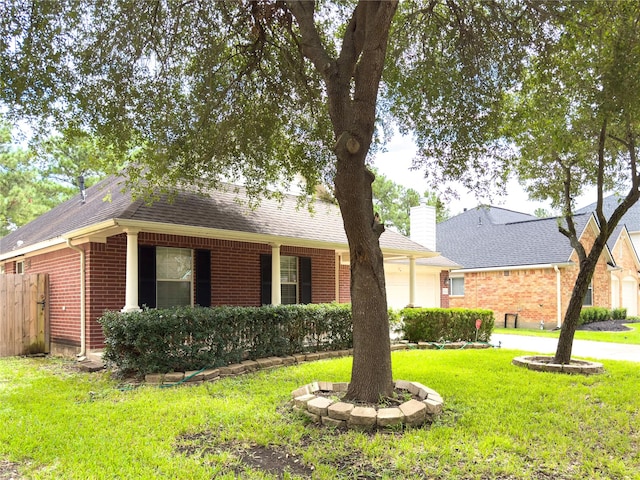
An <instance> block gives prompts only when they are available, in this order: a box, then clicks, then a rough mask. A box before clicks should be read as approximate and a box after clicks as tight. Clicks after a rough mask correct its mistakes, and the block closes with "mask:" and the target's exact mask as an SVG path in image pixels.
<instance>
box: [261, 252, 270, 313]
mask: <svg viewBox="0 0 640 480" xmlns="http://www.w3.org/2000/svg"><path fill="white" fill-rule="evenodd" d="M260 303H262V305H271V255H266V254H262V255H260Z"/></svg>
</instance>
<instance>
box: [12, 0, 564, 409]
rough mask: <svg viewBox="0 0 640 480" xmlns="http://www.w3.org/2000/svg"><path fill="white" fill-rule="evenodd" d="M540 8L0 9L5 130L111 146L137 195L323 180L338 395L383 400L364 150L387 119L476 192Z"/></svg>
mask: <svg viewBox="0 0 640 480" xmlns="http://www.w3.org/2000/svg"><path fill="white" fill-rule="evenodd" d="M552 7H553V4H550V5H546V4H539V3H537V2H531V3H530V4H529V2H526V1H524V2H496V1H492V0H487V1H475V0H408V1H405V2H398V1H397V0H385V1H369V0H366V1H365V0H362V1H353V0H336V1H323V0H318V1H297V0H295V1H294V0H291V1H276V0H253V1H252V0H242V1H217V2H211V1H209V0H207V1H205V0H188V1H184V0H144V1H140V0H101V1H98V0H94V1H88V0H68V1H65V2H44V1H43V2H40V1H34V0H31V1H30V0H7V1H5V2H2V4H1V6H0V52H1V53H2V56H1V59H0V78H2V82H3V84H2V88H1V89H0V95H2V98H3V99H4V101H5V102H6V103H7V104H9V105H10V109H11V111H12V113H13V114H14V115H16V116H21V117H29V118H32V119H34V120H36V119H38V120H39V121H40V124H41V125H44V127H46V126H55V127H56V128H58V129H60V128H61V126H67V125H68V126H75V127H77V128H80V129H86V130H88V131H90V132H91V133H93V134H95V135H97V136H99V137H102V138H108V139H109V141H110V142H112V143H113V145H114V146H115V147H117V148H119V149H120V151H122V152H125V153H127V154H128V155H129V162H128V166H127V171H126V172H127V176H128V178H129V186H130V188H132V189H134V190H136V189H138V190H140V189H143V190H146V191H149V190H153V189H156V188H164V189H171V188H173V187H174V186H176V185H180V184H185V183H188V184H190V185H192V186H195V187H201V188H203V189H206V188H208V187H211V186H215V185H217V183H218V182H220V181H224V180H226V181H242V182H243V183H244V184H245V185H246V188H247V191H248V193H249V194H250V195H252V196H254V197H260V196H261V195H268V194H269V192H270V190H269V186H271V185H273V184H282V183H285V184H287V183H291V182H292V181H294V178H296V174H302V176H303V177H304V178H305V180H306V182H305V184H304V188H306V191H307V193H309V194H312V193H313V191H314V186H315V184H317V183H319V182H320V181H321V180H322V181H327V182H331V183H332V184H333V185H334V187H335V196H336V199H337V201H338V204H339V206H340V210H341V213H342V217H343V221H344V227H345V232H346V236H347V239H348V242H349V251H350V261H351V300H352V313H353V344H354V347H353V348H354V353H353V369H352V378H351V383H350V386H349V391H348V392H347V396H348V397H349V398H352V399H360V400H364V401H369V402H376V401H377V400H378V399H379V397H380V396H381V395H389V394H390V393H391V390H392V386H393V384H392V372H391V355H390V341H389V328H388V317H387V302H386V296H385V291H386V290H385V279H384V269H383V258H382V253H381V250H380V246H379V237H380V235H381V234H382V231H383V226H382V225H380V224H378V223H377V222H375V221H374V210H373V203H372V189H371V184H372V182H373V180H374V175H373V174H372V172H371V171H370V170H369V169H368V168H367V157H368V153H369V151H370V148H371V147H372V145H374V144H375V143H376V142H377V141H378V139H379V138H381V136H382V132H384V131H385V130H386V129H388V128H389V125H390V123H391V122H392V121H397V122H398V123H399V125H400V129H401V131H402V132H403V133H406V132H409V131H410V132H411V133H412V134H413V135H414V136H415V138H416V140H417V142H418V144H419V146H420V147H421V158H422V160H424V161H425V162H427V161H432V162H434V164H435V165H438V166H448V167H449V168H450V169H451V171H452V172H454V173H455V172H457V173H459V174H460V176H465V175H466V178H467V179H468V180H469V181H475V180H474V179H475V178H476V176H475V175H473V174H471V173H468V174H465V172H471V170H472V169H473V168H477V169H478V170H480V169H482V168H484V167H485V166H486V161H487V160H486V159H487V158H488V157H487V155H488V154H490V153H492V152H496V151H498V150H499V149H500V144H499V142H496V141H495V139H496V134H497V133H498V129H497V125H498V124H499V123H500V121H501V118H502V117H501V115H500V111H501V110H502V108H503V107H504V100H503V99H504V94H503V93H504V91H505V90H507V89H510V88H512V87H513V86H514V84H515V82H517V74H518V71H519V70H520V68H521V65H522V58H523V56H524V55H525V54H526V49H525V48H524V46H526V45H528V44H530V43H531V36H532V35H533V33H534V31H535V30H536V29H538V28H539V27H540V25H541V24H542V22H541V21H540V18H541V17H544V15H546V10H547V9H549V8H552ZM425 165H427V164H426V163H425ZM428 173H430V174H431V173H436V172H435V170H433V171H430V172H428ZM141 180H144V182H142V181H141Z"/></svg>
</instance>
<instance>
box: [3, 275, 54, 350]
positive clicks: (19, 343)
mask: <svg viewBox="0 0 640 480" xmlns="http://www.w3.org/2000/svg"><path fill="white" fill-rule="evenodd" d="M48 287H49V278H48V276H47V275H46V274H42V273H32V274H20V275H9V274H7V275H0V357H9V356H13V355H27V354H34V353H49V315H48V311H49V309H48V306H47V297H48V291H49V290H48Z"/></svg>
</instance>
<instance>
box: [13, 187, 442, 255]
mask: <svg viewBox="0 0 640 480" xmlns="http://www.w3.org/2000/svg"><path fill="white" fill-rule="evenodd" d="M121 181H122V180H121V179H119V178H117V177H109V178H107V179H105V180H103V181H102V182H99V183H98V184H96V185H94V186H92V187H91V188H89V189H87V199H86V202H85V203H82V202H81V201H80V196H79V195H77V196H76V197H74V198H72V199H71V200H69V201H67V202H65V203H63V204H61V205H58V206H57V207H55V208H54V209H52V210H50V211H49V212H47V213H45V214H43V215H42V216H40V217H38V218H37V219H35V220H34V221H32V222H31V223H29V224H27V225H25V226H23V227H21V228H19V229H17V230H16V231H14V232H12V233H10V234H9V235H7V236H5V237H3V238H1V239H0V254H6V253H8V252H10V251H11V250H13V249H15V248H16V246H17V244H18V242H19V241H21V242H22V243H21V244H20V247H22V248H24V247H27V246H30V245H35V244H38V243H40V242H45V241H47V240H52V239H55V238H59V237H62V236H64V235H65V234H68V233H69V232H72V231H74V230H76V229H79V228H83V227H89V226H91V225H95V224H99V223H100V222H104V221H107V220H110V219H127V220H132V221H146V222H156V223H159V224H172V225H185V226H196V227H204V228H212V229H217V230H228V231H233V232H245V233H255V234H265V235H273V236H277V237H284V238H291V239H304V240H307V241H309V240H310V241H314V242H318V244H319V245H320V244H322V243H326V244H341V245H344V246H345V247H346V246H347V237H346V235H345V232H344V227H343V223H342V217H341V215H340V211H339V209H338V208H337V207H336V206H335V205H333V204H330V203H326V202H315V203H314V204H313V210H314V211H313V213H312V212H310V211H309V209H307V208H305V207H300V206H299V205H298V198H297V197H295V196H292V195H285V196H284V199H283V201H282V202H279V201H278V200H273V199H263V200H261V202H260V204H259V205H258V206H257V208H255V209H251V208H250V207H249V206H248V205H247V204H246V202H245V203H244V204H243V203H242V202H241V201H239V200H242V199H243V189H242V188H239V191H238V192H237V193H236V192H235V191H234V189H237V187H235V186H229V187H230V188H227V189H224V190H222V189H221V190H216V191H214V192H211V195H210V196H205V195H202V194H198V193H195V192H187V191H181V192H179V193H178V194H177V196H176V197H175V199H174V201H173V202H172V203H168V202H167V201H166V199H162V200H159V201H156V202H154V203H153V204H150V205H148V204H145V202H144V201H143V200H140V199H138V200H132V198H131V195H130V193H128V192H124V191H123V190H122V185H121ZM380 245H381V247H382V248H383V249H392V250H406V251H414V252H416V253H417V254H419V253H428V252H430V250H429V249H427V248H425V247H423V246H421V245H419V244H417V243H415V242H413V241H411V240H409V239H408V238H406V237H404V236H402V235H401V234H399V233H396V232H393V231H390V230H387V231H385V232H384V233H383V234H382V236H381V237H380Z"/></svg>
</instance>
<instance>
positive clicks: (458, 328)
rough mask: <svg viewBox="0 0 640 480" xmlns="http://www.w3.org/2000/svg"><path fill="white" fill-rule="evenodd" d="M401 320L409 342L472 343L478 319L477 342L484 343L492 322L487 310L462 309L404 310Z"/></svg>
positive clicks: (488, 335) (491, 313)
mask: <svg viewBox="0 0 640 480" xmlns="http://www.w3.org/2000/svg"><path fill="white" fill-rule="evenodd" d="M402 317H403V319H404V336H405V339H407V340H409V341H410V342H473V341H475V340H476V320H478V319H479V320H481V321H482V324H481V326H480V329H479V330H478V331H477V334H478V340H479V341H484V342H487V341H489V338H490V337H491V332H492V331H493V326H494V321H495V320H494V318H493V312H492V311H491V310H481V309H466V308H405V309H404V310H402Z"/></svg>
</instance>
